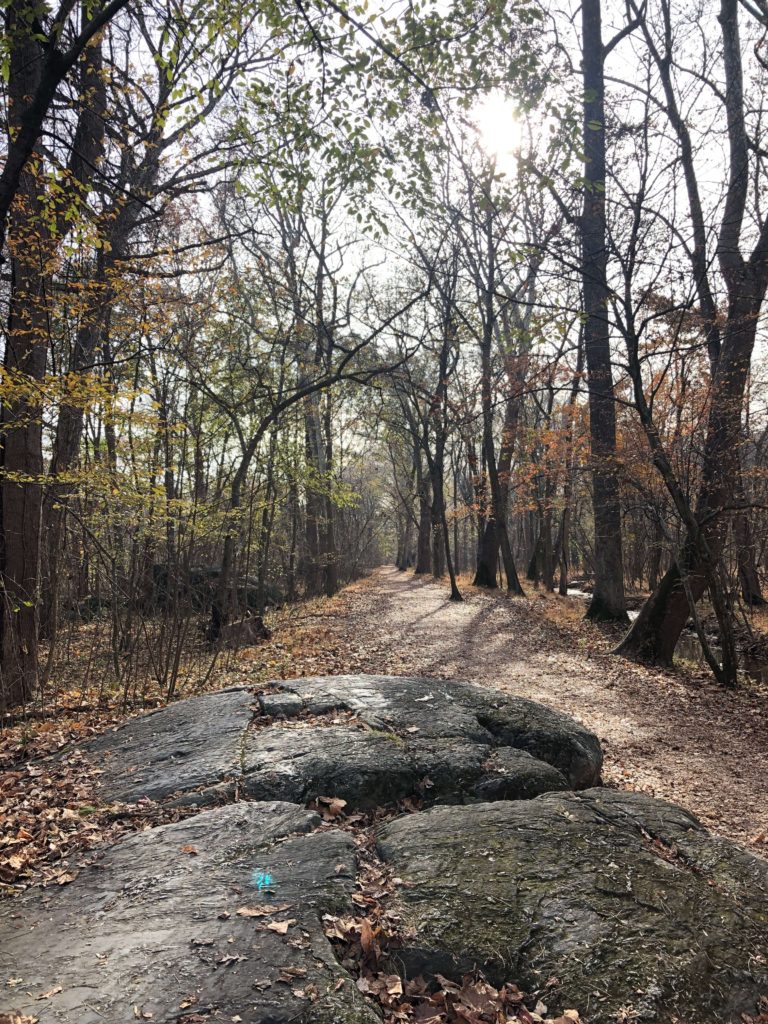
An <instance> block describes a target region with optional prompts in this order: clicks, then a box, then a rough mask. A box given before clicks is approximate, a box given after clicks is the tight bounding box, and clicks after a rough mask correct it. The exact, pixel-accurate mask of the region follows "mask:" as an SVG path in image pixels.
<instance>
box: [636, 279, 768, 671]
mask: <svg viewBox="0 0 768 1024" xmlns="http://www.w3.org/2000/svg"><path fill="white" fill-rule="evenodd" d="M762 274H763V270H762V268H760V269H759V271H757V268H754V267H753V266H752V264H751V263H750V264H748V265H746V266H745V268H744V273H743V275H742V283H741V285H740V287H738V288H736V289H734V293H735V297H734V299H733V300H732V301H731V302H730V303H729V307H728V318H727V322H726V326H725V331H724V334H723V345H722V349H721V353H720V358H719V360H718V363H717V367H716V370H715V375H714V379H713V382H712V396H711V400H710V412H709V420H708V423H707V437H706V442H705V447H704V456H703V465H702V486H701V492H700V494H699V498H698V504H697V508H696V519H697V521H698V523H699V524H700V532H701V535H702V537H703V539H704V541H705V543H706V545H707V548H708V550H709V555H710V561H711V562H712V563H717V561H718V560H719V559H720V556H721V554H722V551H723V545H724V543H725V537H726V533H727V527H728V509H729V508H730V506H731V504H732V501H733V495H734V494H737V493H738V489H739V468H740V459H739V444H740V440H741V410H742V408H743V404H744V395H745V391H746V383H747V375H748V372H749V365H750V361H751V357H752V350H753V348H754V342H755V334H756V330H757V321H758V314H759V311H760V307H761V305H762V300H763V298H764V295H765V284H764V282H763V281H762ZM681 558H682V563H683V566H684V574H685V577H686V581H687V586H688V589H689V595H686V592H685V588H684V586H683V580H682V579H681V576H680V571H679V568H678V565H677V563H675V564H673V565H672V567H671V568H670V569H668V570H667V572H666V573H665V575H664V576H663V578H662V579H661V581H660V583H659V585H658V586H657V587H656V590H655V591H654V592H653V594H652V595H651V596H650V597H649V598H648V600H647V601H646V603H645V604H644V605H643V607H642V609H641V611H640V614H639V616H638V617H637V619H636V620H635V621H634V623H633V624H632V628H631V629H630V630H629V632H628V633H627V636H626V637H625V638H624V640H623V641H622V643H621V644H620V646H619V648H618V653H619V654H624V655H626V656H628V657H631V658H635V659H637V660H641V661H647V662H651V663H658V664H665V665H669V664H671V663H672V658H673V654H674V650H675V646H676V645H677V641H678V639H679V637H680V633H681V632H682V630H683V627H684V626H685V624H686V622H687V620H688V617H689V615H690V600H689V597H690V598H692V599H693V600H694V601H698V600H699V599H700V598H701V596H702V595H703V594H704V591H705V590H706V588H707V585H708V573H707V566H706V564H705V562H704V560H703V558H702V556H701V549H700V545H699V544H697V543H695V542H694V541H693V539H692V538H691V537H690V536H689V537H688V538H687V540H686V542H685V544H684V548H683V553H682V555H681ZM710 574H711V573H710Z"/></svg>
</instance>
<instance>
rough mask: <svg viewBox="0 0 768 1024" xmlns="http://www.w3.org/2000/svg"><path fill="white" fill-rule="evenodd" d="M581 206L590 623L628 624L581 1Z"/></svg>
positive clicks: (593, 20)
mask: <svg viewBox="0 0 768 1024" xmlns="http://www.w3.org/2000/svg"><path fill="white" fill-rule="evenodd" d="M581 11H582V46H583V59H582V66H583V73H584V160H585V171H584V177H585V178H586V179H587V182H586V185H585V189H584V208H583V211H582V216H581V222H580V223H581V247H582V255H581V258H582V268H581V271H582V291H583V297H584V354H585V357H586V362H587V383H588V392H589V429H590V442H591V468H592V509H593V517H594V533H595V559H594V561H595V587H594V591H593V594H592V600H591V601H590V604H589V609H588V610H587V617H588V618H591V619H601V620H608V621H619V622H627V621H628V618H627V611H626V601H625V596H624V570H623V562H622V551H621V507H620V503H619V480H618V475H617V469H616V407H615V404H614V396H613V377H612V372H611V347H610V337H609V325H608V303H609V298H610V292H609V289H608V251H607V245H606V237H607V230H606V215H605V102H604V87H605V83H604V74H603V60H604V58H603V41H602V31H601V23H600V0H583V3H582V7H581Z"/></svg>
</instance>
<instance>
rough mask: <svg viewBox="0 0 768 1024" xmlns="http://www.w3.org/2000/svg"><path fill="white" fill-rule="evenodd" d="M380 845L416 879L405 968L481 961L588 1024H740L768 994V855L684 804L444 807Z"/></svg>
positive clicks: (406, 916) (593, 795)
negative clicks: (708, 824) (719, 831)
mask: <svg viewBox="0 0 768 1024" xmlns="http://www.w3.org/2000/svg"><path fill="white" fill-rule="evenodd" d="M378 845H379V852H380V855H381V856H382V857H383V859H384V860H386V861H387V862H389V863H390V864H391V866H392V868H393V870H394V872H395V873H396V875H397V876H398V877H399V878H402V879H403V881H404V883H405V884H404V885H403V886H402V887H401V888H400V889H399V890H398V894H397V900H396V903H395V906H394V908H393V909H394V910H395V911H396V912H399V913H400V914H402V916H403V922H404V925H405V927H406V930H407V929H408V928H411V929H413V933H412V934H413V935H415V938H413V939H412V940H411V941H410V942H408V943H406V946H405V948H404V949H402V950H401V951H399V957H400V959H401V969H402V970H403V971H404V972H405V973H406V974H408V975H417V974H420V973H424V974H426V975H431V974H434V973H437V972H439V973H441V974H444V975H447V976H452V977H455V978H460V977H461V975H462V974H463V973H465V972H467V971H470V970H472V969H473V968H474V967H480V968H482V969H483V970H484V971H485V972H486V974H487V975H488V976H489V978H490V979H491V980H492V981H493V982H494V983H498V984H501V983H502V982H504V981H506V980H509V979H512V980H514V981H515V983H516V984H518V985H519V986H520V987H521V988H523V989H526V990H528V991H534V990H537V989H539V990H541V996H540V998H541V999H542V1000H543V1002H544V1003H546V1005H547V1006H548V1008H549V1014H550V1015H551V1016H557V1015H558V1013H562V1011H563V1010H564V1009H567V1008H569V1007H574V1008H577V1009H578V1010H579V1012H580V1013H581V1015H582V1016H583V1018H585V1019H586V1020H588V1021H589V1024H614V1022H616V1021H618V1020H632V1021H654V1022H658V1024H673V1022H675V1021H677V1022H682V1021H685V1022H686V1024H688V1022H691V1024H693V1021H696V1024H725V1022H729V1024H730V1022H737V1021H741V1020H742V1017H741V1014H755V1013H756V1010H757V1005H758V1001H759V999H760V997H761V996H764V995H766V993H768V939H767V938H766V936H768V862H766V861H764V860H762V859H761V858H758V857H753V856H751V855H750V854H748V853H747V852H746V851H744V850H742V849H741V848H740V847H738V846H736V845H735V844H734V843H730V842H728V841H726V840H723V839H719V838H716V837H714V836H712V835H710V834H709V833H708V832H707V831H706V830H705V829H704V828H702V826H701V825H700V824H699V823H698V822H697V821H696V820H695V819H694V818H692V817H691V816H690V815H688V814H686V812H684V811H683V810H681V809H680V808H678V807H674V806H673V805H670V804H665V803H662V802H661V801H659V800H655V799H653V798H651V797H648V796H645V795H644V794H641V793H622V792H612V791H610V790H602V789H592V790H587V791H585V792H582V793H578V794H576V793H549V794H547V795H545V796H541V797H539V798H538V799H534V800H529V801H525V802H520V801H515V802H505V801H503V802H498V803H492V804H476V805H474V806H468V807H463V808H461V809H460V810H459V809H457V808H450V807H435V808H432V809H431V810H429V811H425V812H422V813H420V814H414V815H407V816H403V817H400V818H398V819H396V820H395V821H393V822H391V823H390V824H388V825H386V826H384V827H383V828H382V829H381V830H380V833H379V838H378ZM622 1013H623V1014H624V1016H622Z"/></svg>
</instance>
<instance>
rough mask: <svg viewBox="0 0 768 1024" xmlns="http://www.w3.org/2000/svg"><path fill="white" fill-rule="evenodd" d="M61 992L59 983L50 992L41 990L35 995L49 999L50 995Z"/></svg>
mask: <svg viewBox="0 0 768 1024" xmlns="http://www.w3.org/2000/svg"><path fill="white" fill-rule="evenodd" d="M59 992H61V985H57V986H56V988H52V989H51V990H50V992H41V993H40V995H39V996H38V997H37V998H38V999H50V998H51V996H55V995H58V993H59Z"/></svg>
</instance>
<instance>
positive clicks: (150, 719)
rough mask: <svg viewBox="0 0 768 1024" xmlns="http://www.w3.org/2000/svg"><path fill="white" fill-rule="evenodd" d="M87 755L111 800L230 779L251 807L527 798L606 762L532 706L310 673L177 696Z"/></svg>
mask: <svg viewBox="0 0 768 1024" xmlns="http://www.w3.org/2000/svg"><path fill="white" fill-rule="evenodd" d="M334 716H336V717H335V718H334ZM339 716H341V717H339ZM86 750H87V751H88V752H89V753H90V754H91V756H92V757H93V758H94V760H97V762H98V765H99V767H100V768H102V769H103V772H104V774H103V776H102V783H101V784H102V789H103V794H104V796H105V797H106V798H107V799H112V800H124V801H136V800H138V799H140V798H141V797H145V796H146V797H149V798H151V799H155V800H161V799H165V798H167V797H169V796H171V795H173V794H177V796H176V802H179V803H187V804H197V805H201V806H202V805H205V804H207V803H216V802H221V801H222V800H226V799H228V798H230V797H231V796H232V794H233V792H234V786H235V782H237V785H238V787H239V789H240V791H241V792H242V793H244V794H245V795H247V796H249V797H250V798H252V799H257V800H271V799H279V800H291V801H297V802H301V803H305V802H308V801H310V800H313V799H314V798H316V797H318V796H338V797H341V798H342V799H344V800H346V801H347V802H348V803H349V805H350V808H351V807H372V806H376V805H378V804H382V803H385V804H386V803H392V802H394V801H397V800H400V799H403V798H405V797H418V798H421V799H423V800H424V801H425V802H426V803H433V802H462V801H472V800H478V799H483V800H488V799H500V798H527V797H533V796H536V795H538V794H539V793H543V792H548V791H550V790H554V789H566V788H568V787H569V786H574V787H577V788H581V787H584V786H588V785H594V784H595V783H597V782H598V781H599V779H600V767H601V763H602V756H601V751H600V744H599V742H598V740H597V738H596V737H595V736H594V735H593V734H592V733H590V732H588V731H587V730H586V729H584V728H583V727H582V726H580V725H579V724H578V723H577V722H575V721H574V720H573V719H571V718H568V717H567V716H565V715H561V714H558V713H557V712H555V711H552V710H551V709H549V708H546V707H543V706H542V705H539V704H535V703H534V702H533V701H528V700H522V699H520V698H512V697H507V696H506V695H504V694H501V693H495V692H494V691H490V690H488V689H486V688H484V687H479V686H471V685H469V684H466V683H451V682H443V681H439V680H428V679H412V678H402V677H399V676H325V677H314V678H309V679H297V680H289V681H286V682H276V683H271V684H269V686H268V687H267V688H265V690H264V691H263V692H261V693H259V694H258V695H254V694H252V693H250V692H249V691H247V690H227V691H223V692H221V693H216V694H211V695H209V696H206V697H199V698H193V699H191V700H186V701H180V702H179V703H177V704H173V705H171V706H170V707H169V708H167V709H165V710H163V711H158V712H154V713H153V714H151V715H146V716H144V717H141V718H137V719H133V720H132V721H130V722H129V723H127V724H126V725H125V726H123V727H122V728H120V729H118V730H116V731H115V732H113V733H110V734H108V735H107V736H104V737H101V738H99V739H98V740H96V741H95V742H94V743H92V744H90V745H89V746H87V747H86Z"/></svg>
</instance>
